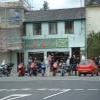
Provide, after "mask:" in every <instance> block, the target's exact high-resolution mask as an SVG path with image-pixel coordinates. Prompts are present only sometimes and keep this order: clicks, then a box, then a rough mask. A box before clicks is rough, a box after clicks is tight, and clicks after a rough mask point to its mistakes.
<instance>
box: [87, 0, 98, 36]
mask: <svg viewBox="0 0 100 100" xmlns="http://www.w3.org/2000/svg"><path fill="white" fill-rule="evenodd" d="M85 5H86V32H87V34H90V33H91V32H100V23H99V21H100V0H85Z"/></svg>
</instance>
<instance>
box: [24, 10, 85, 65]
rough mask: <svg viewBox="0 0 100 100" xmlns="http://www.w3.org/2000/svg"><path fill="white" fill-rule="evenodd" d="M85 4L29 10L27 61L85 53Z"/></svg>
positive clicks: (26, 22)
mask: <svg viewBox="0 0 100 100" xmlns="http://www.w3.org/2000/svg"><path fill="white" fill-rule="evenodd" d="M85 32H86V31H85V8H71V9H56V10H37V11H32V12H27V13H26V14H25V22H24V37H23V39H24V62H25V64H27V62H28V58H29V57H30V56H31V57H37V59H38V60H46V59H47V56H48V55H49V54H52V53H53V54H54V55H55V56H56V57H66V56H67V55H70V56H71V55H72V54H74V55H76V56H80V55H81V54H85V44H86V42H85V36H86V33H85Z"/></svg>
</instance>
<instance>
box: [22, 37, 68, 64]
mask: <svg viewBox="0 0 100 100" xmlns="http://www.w3.org/2000/svg"><path fill="white" fill-rule="evenodd" d="M24 43H25V44H24V46H25V47H24V54H25V56H24V58H25V61H24V62H25V64H27V63H28V59H29V57H31V58H32V59H35V58H36V59H37V60H39V61H46V59H47V57H48V55H53V56H55V60H57V59H66V57H67V56H68V55H69V54H70V49H69V48H68V39H66V38H53V39H33V40H32V39H30V40H25V41H24Z"/></svg>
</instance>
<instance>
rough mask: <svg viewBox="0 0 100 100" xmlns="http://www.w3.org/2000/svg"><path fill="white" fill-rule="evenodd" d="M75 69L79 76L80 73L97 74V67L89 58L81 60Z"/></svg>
mask: <svg viewBox="0 0 100 100" xmlns="http://www.w3.org/2000/svg"><path fill="white" fill-rule="evenodd" d="M77 71H78V75H79V76H81V74H84V75H87V74H91V76H93V75H97V76H98V67H97V66H96V64H95V62H94V61H93V60H90V59H88V60H83V61H81V62H80V63H79V65H78V66H77Z"/></svg>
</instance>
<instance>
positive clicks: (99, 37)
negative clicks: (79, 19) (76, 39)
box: [87, 32, 100, 58]
mask: <svg viewBox="0 0 100 100" xmlns="http://www.w3.org/2000/svg"><path fill="white" fill-rule="evenodd" d="M87 54H88V57H89V58H90V57H96V56H99V55H100V32H98V33H94V32H92V33H91V34H89V36H88V39H87Z"/></svg>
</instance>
